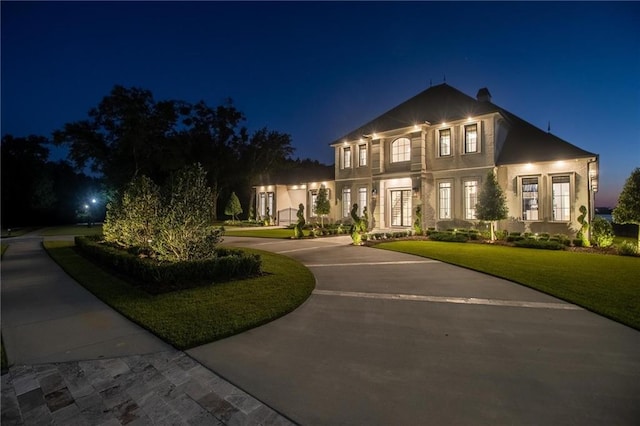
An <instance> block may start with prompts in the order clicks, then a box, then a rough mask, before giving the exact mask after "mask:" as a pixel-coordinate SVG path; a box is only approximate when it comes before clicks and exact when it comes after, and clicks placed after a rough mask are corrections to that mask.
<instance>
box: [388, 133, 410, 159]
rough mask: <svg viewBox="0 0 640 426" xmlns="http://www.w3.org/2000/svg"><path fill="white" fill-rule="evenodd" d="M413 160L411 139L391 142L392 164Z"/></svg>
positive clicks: (399, 139)
mask: <svg viewBox="0 0 640 426" xmlns="http://www.w3.org/2000/svg"><path fill="white" fill-rule="evenodd" d="M409 160H411V141H410V140H409V138H398V139H396V140H395V141H393V142H391V162H392V163H398V162H400V161H409Z"/></svg>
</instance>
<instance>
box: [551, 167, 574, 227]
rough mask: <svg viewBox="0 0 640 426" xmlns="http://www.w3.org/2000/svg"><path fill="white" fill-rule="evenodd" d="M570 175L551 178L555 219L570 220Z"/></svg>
mask: <svg viewBox="0 0 640 426" xmlns="http://www.w3.org/2000/svg"><path fill="white" fill-rule="evenodd" d="M569 182H570V179H569V176H553V177H552V178H551V183H552V188H551V189H552V194H553V220H557V221H562V222H568V221H569V220H570V211H571V210H570V206H569V200H570V196H569Z"/></svg>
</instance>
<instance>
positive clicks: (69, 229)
mask: <svg viewBox="0 0 640 426" xmlns="http://www.w3.org/2000/svg"><path fill="white" fill-rule="evenodd" d="M100 234H102V225H100V224H98V225H91V227H88V226H87V225H67V226H51V227H48V228H44V229H43V230H42V231H40V235H42V236H46V237H52V236H59V235H83V236H87V235H100Z"/></svg>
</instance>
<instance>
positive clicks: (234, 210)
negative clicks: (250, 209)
mask: <svg viewBox="0 0 640 426" xmlns="http://www.w3.org/2000/svg"><path fill="white" fill-rule="evenodd" d="M240 213H242V206H241V205H240V200H239V199H238V196H237V195H236V193H235V192H232V193H231V196H230V197H229V201H228V202H227V206H226V207H225V208H224V214H226V215H227V216H231V220H232V221H233V222H235V221H236V220H238V215H239V214H240Z"/></svg>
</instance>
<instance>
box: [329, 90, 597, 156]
mask: <svg viewBox="0 0 640 426" xmlns="http://www.w3.org/2000/svg"><path fill="white" fill-rule="evenodd" d="M478 95H479V97H480V99H482V100H480V101H479V100H477V99H475V98H473V97H471V96H468V95H466V94H464V93H462V92H461V91H459V90H458V89H456V88H454V87H452V86H449V85H448V84H446V83H444V84H439V85H437V86H433V87H430V88H428V89H427V90H424V91H423V92H421V93H419V94H417V95H416V96H414V97H413V98H411V99H409V100H407V101H405V102H403V103H401V104H400V105H398V106H396V107H395V108H393V109H391V110H389V111H387V112H385V113H384V114H382V115H380V116H379V117H376V118H374V119H373V120H371V121H369V122H368V123H366V124H365V125H363V126H361V127H359V128H357V129H355V130H353V131H352V132H350V133H348V134H346V135H344V136H343V137H341V138H339V139H337V140H335V141H334V142H332V144H336V143H340V142H342V141H345V140H348V141H351V140H357V139H359V138H360V137H362V136H363V135H370V134H372V133H375V132H379V133H380V132H385V131H388V130H393V129H398V128H404V127H410V126H413V125H415V124H422V123H424V122H425V121H428V122H429V123H431V124H434V125H435V124H438V123H441V122H448V121H456V120H461V119H464V118H466V117H473V116H477V115H482V114H489V113H492V112H498V113H500V114H501V115H502V116H503V117H504V118H505V121H506V122H507V125H508V133H507V137H506V140H505V142H504V145H503V147H502V150H501V151H500V153H499V156H498V159H497V161H496V164H497V165H501V164H514V163H526V162H533V161H551V160H560V159H570V158H582V157H593V156H595V155H596V154H593V153H591V152H588V151H585V150H583V149H581V148H578V147H577V146H575V145H572V144H570V143H569V142H566V141H564V140H562V139H560V138H558V137H557V136H554V135H552V134H550V133H547V132H545V131H543V130H541V129H539V128H537V127H535V126H534V125H532V124H530V123H528V122H526V121H524V120H522V119H521V118H519V117H517V116H516V115H514V114H512V113H510V112H508V111H507V110H505V109H503V108H501V107H499V106H497V105H495V104H494V103H492V102H490V99H491V94H490V93H489V90H488V89H487V88H482V89H480V91H479V92H478ZM480 95H482V96H480Z"/></svg>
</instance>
